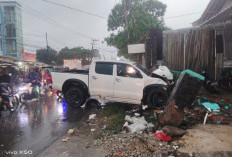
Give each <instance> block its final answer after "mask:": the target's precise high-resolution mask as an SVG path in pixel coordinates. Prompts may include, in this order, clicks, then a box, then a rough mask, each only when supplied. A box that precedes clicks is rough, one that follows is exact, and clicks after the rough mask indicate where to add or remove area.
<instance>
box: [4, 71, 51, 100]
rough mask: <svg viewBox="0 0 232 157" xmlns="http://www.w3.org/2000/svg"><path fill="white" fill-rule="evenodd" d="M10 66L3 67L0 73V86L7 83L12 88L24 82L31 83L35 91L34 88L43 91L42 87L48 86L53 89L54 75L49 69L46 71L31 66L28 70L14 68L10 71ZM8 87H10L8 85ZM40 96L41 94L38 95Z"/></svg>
mask: <svg viewBox="0 0 232 157" xmlns="http://www.w3.org/2000/svg"><path fill="white" fill-rule="evenodd" d="M9 69H10V68H9V67H6V68H2V69H1V73H0V74H1V75H0V88H6V86H5V84H7V85H9V87H10V88H12V89H13V88H17V87H19V86H20V85H21V84H22V83H27V84H28V83H30V84H31V88H32V90H31V91H30V92H33V91H34V90H38V91H41V87H43V86H47V87H49V88H48V89H49V90H50V91H51V84H52V76H51V73H50V72H49V70H48V69H45V70H44V71H42V70H41V68H39V67H30V68H29V70H28V72H22V71H17V70H15V69H14V70H13V72H12V71H11V72H9ZM7 88H8V87H7ZM36 98H39V95H36Z"/></svg>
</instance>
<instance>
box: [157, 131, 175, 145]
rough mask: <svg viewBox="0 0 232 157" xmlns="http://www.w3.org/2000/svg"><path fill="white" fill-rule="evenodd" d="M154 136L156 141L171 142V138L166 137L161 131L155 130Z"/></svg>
mask: <svg viewBox="0 0 232 157" xmlns="http://www.w3.org/2000/svg"><path fill="white" fill-rule="evenodd" d="M154 136H155V137H156V138H157V139H160V140H161V141H166V142H169V141H171V140H172V137H171V136H168V135H167V134H166V133H164V132H163V131H162V130H157V131H156V133H155V134H154Z"/></svg>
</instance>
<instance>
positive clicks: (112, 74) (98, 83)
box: [52, 61, 168, 107]
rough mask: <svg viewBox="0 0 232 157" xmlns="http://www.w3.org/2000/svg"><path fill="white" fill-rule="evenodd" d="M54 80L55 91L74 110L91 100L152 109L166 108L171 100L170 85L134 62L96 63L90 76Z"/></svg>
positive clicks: (72, 75)
mask: <svg viewBox="0 0 232 157" xmlns="http://www.w3.org/2000/svg"><path fill="white" fill-rule="evenodd" d="M52 78H53V88H54V89H56V90H59V91H62V92H63V94H64V97H65V99H66V101H67V103H68V104H69V105H71V106H73V107H79V106H81V105H83V104H84V103H85V102H86V100H88V99H104V100H106V101H111V102H122V103H130V104H143V105H150V106H161V105H164V104H165V103H166V101H167V99H168V83H167V82H168V81H166V80H165V79H162V76H161V77H159V76H158V77H156V76H152V75H149V72H148V70H147V69H146V68H144V67H143V66H141V65H140V64H137V63H134V62H123V61H94V62H92V64H91V66H90V69H89V71H88V72H87V71H76V72H75V71H73V72H70V71H69V72H52Z"/></svg>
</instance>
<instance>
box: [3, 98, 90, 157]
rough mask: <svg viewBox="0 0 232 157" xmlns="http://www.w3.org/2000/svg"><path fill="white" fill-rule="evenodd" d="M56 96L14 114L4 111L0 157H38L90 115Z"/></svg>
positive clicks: (21, 107)
mask: <svg viewBox="0 0 232 157" xmlns="http://www.w3.org/2000/svg"><path fill="white" fill-rule="evenodd" d="M87 112H88V111H85V110H83V109H82V108H78V109H73V108H70V107H68V105H67V104H66V103H65V102H61V103H58V102H57V101H56V98H55V96H50V97H47V96H46V97H45V98H44V99H41V100H40V101H34V102H29V103H28V102H27V103H26V104H23V105H21V104H20V106H19V108H18V110H17V111H16V112H14V113H11V114H10V113H9V112H1V117H0V156H4V157H5V156H20V157H21V156H37V155H39V154H40V153H41V152H42V151H43V150H44V149H46V148H47V147H48V146H49V145H50V144H52V143H53V142H54V141H56V140H57V139H59V138H60V137H61V136H62V135H64V134H65V133H66V132H67V130H68V129H70V128H73V127H74V126H76V125H77V124H78V123H79V122H80V120H81V119H83V118H84V117H87V116H88V113H87Z"/></svg>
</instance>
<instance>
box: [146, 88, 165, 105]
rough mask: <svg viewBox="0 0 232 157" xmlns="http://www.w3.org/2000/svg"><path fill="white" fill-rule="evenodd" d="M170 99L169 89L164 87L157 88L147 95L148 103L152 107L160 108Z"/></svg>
mask: <svg viewBox="0 0 232 157" xmlns="http://www.w3.org/2000/svg"><path fill="white" fill-rule="evenodd" d="M167 100H168V93H167V91H165V90H163V89H162V88H155V89H152V90H151V91H150V93H149V94H148V96H147V105H148V106H149V107H152V108H160V107H163V106H164V105H166V103H167Z"/></svg>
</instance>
